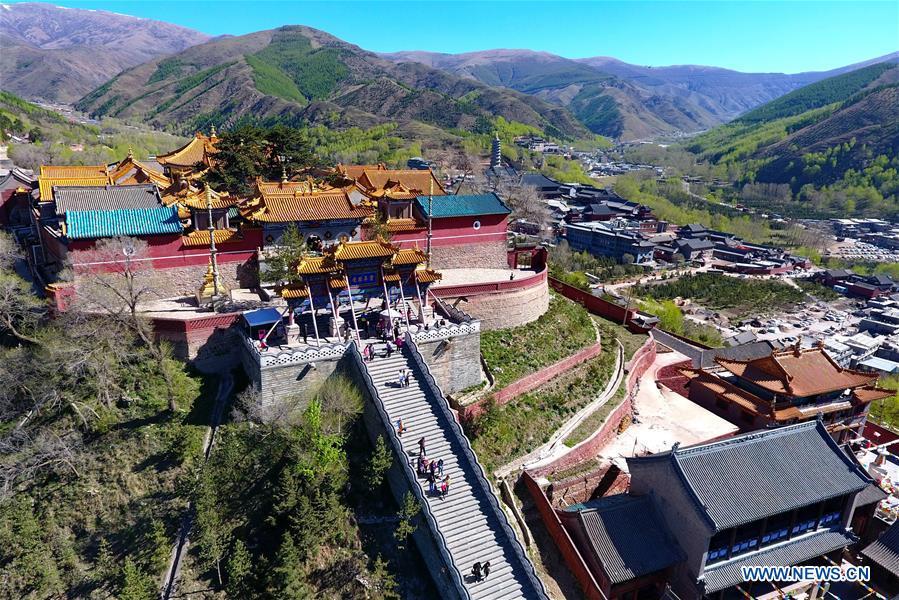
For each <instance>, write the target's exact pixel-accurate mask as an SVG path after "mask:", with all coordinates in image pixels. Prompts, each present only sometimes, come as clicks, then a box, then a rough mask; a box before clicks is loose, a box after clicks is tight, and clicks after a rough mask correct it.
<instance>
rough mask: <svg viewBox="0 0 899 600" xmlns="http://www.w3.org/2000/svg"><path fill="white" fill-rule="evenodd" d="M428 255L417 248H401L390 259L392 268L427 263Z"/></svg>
mask: <svg viewBox="0 0 899 600" xmlns="http://www.w3.org/2000/svg"><path fill="white" fill-rule="evenodd" d="M427 260H428V255H427V254H425V253H424V252H422V251H421V250H419V249H418V248H403V249H402V250H400V251H399V252H397V253H396V254H394V255H393V256H392V257H391V259H390V264H391V265H392V266H403V265H419V264H421V263H423V262H427Z"/></svg>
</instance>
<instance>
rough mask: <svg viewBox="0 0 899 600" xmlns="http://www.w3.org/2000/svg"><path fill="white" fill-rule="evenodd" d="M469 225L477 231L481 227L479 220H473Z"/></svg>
mask: <svg viewBox="0 0 899 600" xmlns="http://www.w3.org/2000/svg"><path fill="white" fill-rule="evenodd" d="M471 226H472V227H473V228H474V230H475V231H477V230H478V229H480V228H481V222H480V221H475V222H474V223H472V224H471Z"/></svg>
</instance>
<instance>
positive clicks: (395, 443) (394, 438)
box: [346, 334, 471, 600]
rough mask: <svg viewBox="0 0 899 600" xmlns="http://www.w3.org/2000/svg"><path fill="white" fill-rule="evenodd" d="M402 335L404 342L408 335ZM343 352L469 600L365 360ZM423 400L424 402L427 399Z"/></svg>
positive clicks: (467, 598) (350, 348) (353, 351)
mask: <svg viewBox="0 0 899 600" xmlns="http://www.w3.org/2000/svg"><path fill="white" fill-rule="evenodd" d="M406 335H407V339H408V334H406ZM346 351H347V353H348V354H349V355H350V356H352V357H353V360H355V362H356V367H357V368H358V369H359V372H360V373H361V374H362V379H363V380H364V381H365V387H366V388H368V393H369V395H370V396H371V398H372V401H373V402H372V404H374V406H375V409H376V410H377V412H378V416H380V417H381V421H382V423H383V424H384V428H385V430H386V431H387V439H388V440H389V443H390V445H391V446H392V447H393V450H394V453H395V454H397V455H399V456H400V457H401V460H400V463H401V464H400V470H401V471H402V472H403V475H404V476H405V477H406V480H407V482H408V484H409V487H410V488H411V489H412V494H413V495H414V496H415V498H416V499H417V500H418V503H419V505H421V510H422V515H423V517H424V520H425V522H426V523H427V524H428V528H429V529H430V530H431V532H432V533H433V534H434V535H433V537H434V540H435V541H436V542H437V543H436V546H437V551H438V552H439V553H440V558H441V559H443V562H444V563H445V564H446V565H447V566H448V569H447V571H448V573H449V576H450V580H451V581H452V582H453V584H454V585H455V587H456V591H458V592H459V596H460V597H461V598H463V599H464V600H471V594H469V593H468V590H467V589H466V588H465V579H464V577H463V575H462V572H461V571H460V570H459V567H458V566H457V565H456V563H455V561H453V557H452V554H450V551H449V545H448V544H447V541H446V538H445V537H444V536H443V532H441V531H440V527H439V526H438V525H437V519H436V517H435V516H434V513H433V512H432V511H431V503H430V502H428V499H427V498H426V497H425V495H424V492H423V491H422V489H421V486H420V485H419V483H418V477H417V476H416V474H415V470H414V469H413V468H412V465H411V464H410V463H409V460H408V456H407V455H406V452H405V450H403V444H402V441H401V440H400V437H399V435H398V434H397V432H396V427H395V426H394V424H393V422H392V421H391V420H390V415H388V414H387V410H386V409H385V408H384V403H383V402H382V401H381V396H380V394H378V387H377V386H376V385H375V382H374V380H373V379H372V378H371V374H370V373H369V372H368V367H367V366H366V364H365V361H364V360H363V359H362V354H361V353H360V352H359V348H358V346H357V345H356V344H355V343H353V342H350V343H348V344H347V346H346ZM425 399H426V400H427V398H425Z"/></svg>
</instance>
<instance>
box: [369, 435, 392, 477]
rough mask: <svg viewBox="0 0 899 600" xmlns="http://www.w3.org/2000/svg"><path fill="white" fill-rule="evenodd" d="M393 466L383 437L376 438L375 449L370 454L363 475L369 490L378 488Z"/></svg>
mask: <svg viewBox="0 0 899 600" xmlns="http://www.w3.org/2000/svg"><path fill="white" fill-rule="evenodd" d="M392 464H393V454H391V452H390V449H389V448H388V447H387V443H386V442H385V441H384V436H380V435H379V436H378V441H377V442H375V449H374V451H373V452H372V454H371V458H370V459H369V462H368V469H367V471H366V473H365V479H366V483H367V484H368V487H369V488H370V489H374V488H377V487H380V485H381V484H382V483H383V482H384V477H385V475H386V474H387V471H388V470H389V469H390V466H391V465H392Z"/></svg>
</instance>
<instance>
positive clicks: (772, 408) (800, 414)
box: [682, 346, 892, 442]
mask: <svg viewBox="0 0 899 600" xmlns="http://www.w3.org/2000/svg"><path fill="white" fill-rule="evenodd" d="M682 372H683V373H684V375H686V376H687V377H688V378H689V379H690V381H689V383H688V384H687V386H688V389H689V397H690V400H692V401H694V402H696V403H697V404H699V405H700V406H703V407H705V408H706V409H708V410H710V411H712V412H714V413H716V414H718V415H719V416H721V417H723V418H725V419H727V420H729V421H731V422H732V423H734V424H736V425H738V426H739V427H740V428H741V429H743V430H744V431H751V430H755V429H762V428H766V427H777V426H780V425H788V424H792V423H800V422H803V421H809V420H814V419H816V418H818V417H819V416H820V417H821V418H823V420H824V423H825V424H826V426H827V428H828V430H829V431H830V432H831V434H832V435H833V436H834V439H836V440H838V441H841V442H842V441H845V440H848V439H850V438H852V437H853V436H854V434H856V433H857V432H859V431H861V429H862V428H863V427H864V424H865V421H866V419H867V416H868V408H869V406H870V403H871V402H872V401H874V400H880V399H882V398H887V397H889V396H891V395H892V392H891V391H889V390H884V389H880V388H878V387H877V386H876V383H877V379H878V377H877V375H874V374H871V373H862V372H859V371H852V370H849V369H845V368H843V367H841V366H840V365H839V364H837V362H836V361H834V360H833V359H832V358H831V357H830V356H829V355H828V354H827V353H826V352H825V351H824V349H823V347H820V346H819V347H816V348H810V349H806V350H801V349H800V348H799V347H798V346H794V347H791V348H786V349H784V350H774V351H772V352H770V353H769V354H767V355H766V356H763V357H758V358H752V359H748V360H735V359H727V358H716V359H715V366H714V367H704V368H699V369H684V370H682Z"/></svg>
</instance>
